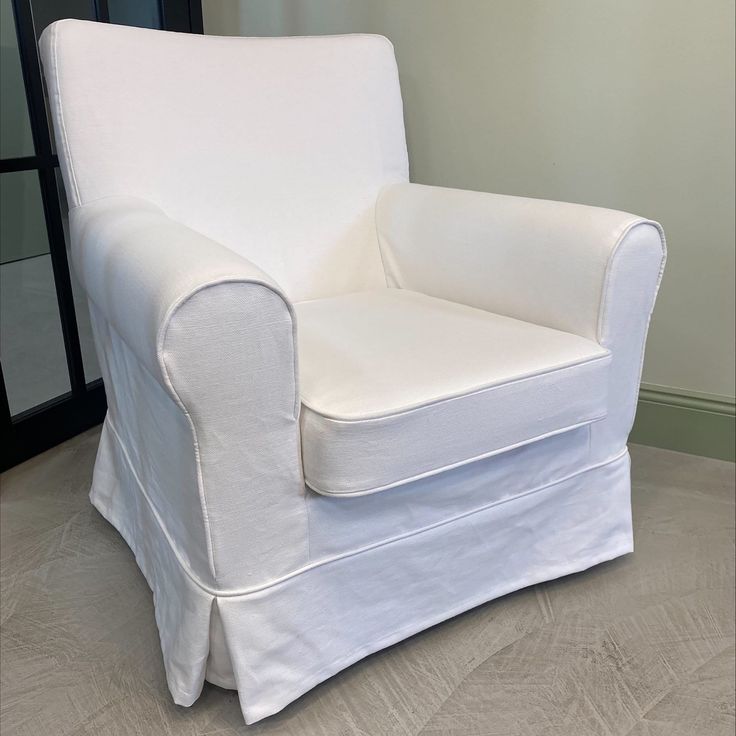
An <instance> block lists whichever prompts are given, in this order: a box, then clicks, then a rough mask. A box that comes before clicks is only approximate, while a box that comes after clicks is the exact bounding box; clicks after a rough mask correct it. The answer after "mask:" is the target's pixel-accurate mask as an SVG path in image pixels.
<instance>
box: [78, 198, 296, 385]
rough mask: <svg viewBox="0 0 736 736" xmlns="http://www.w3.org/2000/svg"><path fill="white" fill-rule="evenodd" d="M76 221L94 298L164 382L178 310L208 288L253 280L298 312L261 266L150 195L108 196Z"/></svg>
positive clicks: (82, 265)
mask: <svg viewBox="0 0 736 736" xmlns="http://www.w3.org/2000/svg"><path fill="white" fill-rule="evenodd" d="M70 227H71V233H72V258H73V263H74V267H75V270H76V273H77V276H78V277H79V279H80V281H81V282H82V285H83V286H84V288H85V291H86V292H87V296H88V297H89V299H90V300H91V301H92V302H93V303H94V304H95V305H96V306H97V308H98V309H99V310H100V311H101V313H102V314H103V315H104V317H105V318H106V319H107V320H108V321H109V322H110V324H111V325H112V326H113V327H114V328H115V329H116V330H117V332H118V333H119V334H120V336H121V337H122V338H123V339H124V340H125V341H126V343H127V344H128V345H129V347H130V348H131V349H132V350H133V352H134V353H135V355H136V357H137V358H138V359H139V360H140V361H141V362H142V363H143V364H144V365H145V366H146V368H147V369H148V370H149V371H150V372H151V373H153V374H154V376H155V377H156V378H159V379H160V380H161V381H162V382H163V383H167V380H166V366H165V362H164V357H165V355H164V351H165V349H166V340H167V338H168V337H169V328H170V326H171V324H172V322H173V321H174V319H175V315H176V313H177V310H180V309H182V308H183V307H184V305H185V304H186V302H187V301H188V300H190V299H192V298H193V297H195V295H197V293H198V292H200V291H202V290H204V289H212V288H213V287H217V286H219V285H235V284H243V285H244V286H247V285H249V284H250V285H252V288H253V291H254V294H257V293H258V292H260V291H269V292H271V293H272V294H273V295H274V297H275V298H274V299H273V302H274V306H275V308H276V309H281V310H282V311H283V312H284V314H285V315H286V317H287V318H288V319H289V320H291V319H292V318H293V313H292V308H291V305H290V303H289V301H288V300H287V299H286V297H285V296H284V295H283V294H282V293H281V291H280V289H279V288H278V287H277V286H276V284H275V283H274V281H273V280H272V279H271V278H270V277H269V276H268V275H266V274H265V273H264V272H263V271H261V270H260V269H259V268H258V267H257V266H255V265H254V264H253V263H251V262H250V261H248V260H246V259H245V258H243V257H241V256H239V255H238V254H236V253H234V252H233V251H231V250H229V249H227V248H225V247H224V246H222V245H220V244H219V243H217V242H215V241H214V240H211V239H209V238H207V237H206V236H204V235H202V234H200V233H198V232H196V231H194V230H191V229H190V228H188V227H186V226H185V225H183V224H181V223H179V222H177V221H175V220H172V219H171V218H169V217H168V216H167V215H166V214H165V213H164V212H163V211H162V210H161V209H160V208H158V207H157V206H156V205H154V204H152V203H150V202H148V201H146V200H143V199H139V198H137V197H107V198H104V199H101V200H97V201H95V202H91V203H89V204H86V205H83V206H81V207H76V208H74V209H72V210H71V211H70ZM200 301H201V300H200ZM200 337H201V338H202V340H203V342H204V341H206V339H207V337H208V336H207V334H206V333H203V334H201V335H200Z"/></svg>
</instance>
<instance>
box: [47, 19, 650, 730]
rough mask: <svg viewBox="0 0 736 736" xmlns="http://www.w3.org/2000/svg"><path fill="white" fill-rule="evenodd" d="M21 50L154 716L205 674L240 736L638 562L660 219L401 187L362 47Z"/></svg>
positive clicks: (128, 37) (72, 43) (382, 80)
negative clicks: (92, 347) (68, 238)
mask: <svg viewBox="0 0 736 736" xmlns="http://www.w3.org/2000/svg"><path fill="white" fill-rule="evenodd" d="M41 50H42V57H43V62H44V68H45V72H46V79H47V83H48V87H49V92H50V98H51V102H52V114H53V118H54V125H55V130H56V139H57V145H58V151H59V156H60V160H61V165H62V171H63V175H64V181H65V185H66V190H67V193H68V196H69V199H70V203H71V214H70V219H71V232H72V240H73V243H72V254H73V261H74V266H75V268H76V272H77V274H78V275H79V278H80V280H81V281H82V283H83V285H84V288H85V289H86V293H87V295H88V298H89V305H90V310H91V315H92V321H93V327H94V332H95V339H96V344H97V350H98V354H99V357H100V360H101V365H102V370H103V376H104V381H105V386H106V389H107V396H108V403H109V411H108V414H107V419H106V421H105V425H104V428H103V432H102V439H101V442H100V448H99V454H98V458H97V463H96V466H95V473H94V482H93V487H92V490H91V499H92V502H93V503H94V505H95V506H96V507H97V508H98V509H99V510H100V512H101V513H102V514H103V515H104V516H105V517H106V518H107V519H108V520H109V521H110V522H111V523H112V524H113V525H114V526H115V527H116V528H117V529H118V530H119V531H120V533H121V534H122V535H123V536H124V537H125V539H126V540H127V542H128V544H129V545H130V547H131V548H132V550H133V551H134V553H135V555H136V559H137V561H138V564H139V565H140V567H141V569H142V571H143V573H144V574H145V576H146V578H147V579H148V582H149V583H150V585H151V588H152V589H153V594H154V601H155V608H156V620H157V623H158V628H159V632H160V636H161V645H162V649H163V657H164V661H165V665H166V672H167V677H168V683H169V687H170V689H171V693H172V695H173V697H174V700H175V701H176V702H177V703H180V704H182V705H191V704H192V703H193V702H194V701H195V700H196V699H197V697H198V695H199V693H200V691H201V689H202V685H203V682H204V680H208V681H210V682H212V683H215V684H217V685H221V686H223V687H227V688H236V689H237V690H238V693H239V697H240V701H241V704H242V709H243V713H244V716H245V720H246V722H248V723H251V722H253V721H257V720H258V719H260V718H263V717H265V716H268V715H270V714H272V713H275V712H276V711H278V710H279V709H281V708H283V707H284V706H285V705H286V704H287V703H289V702H290V701H292V700H294V699H295V698H297V697H298V696H299V695H300V694H302V693H304V692H305V691H306V690H308V689H310V688H311V687H313V686H314V685H316V684H317V683H319V682H320V681H322V680H324V679H326V678H328V677H330V676H331V675H332V674H334V673H335V672H337V671H339V670H340V669H342V668H344V667H346V666H348V665H350V664H351V663H352V662H355V661H356V660H358V659H360V658H361V657H364V656H365V655H367V654H369V653H371V652H374V651H376V650H378V649H381V648H382V647H386V646H387V645H389V644H392V643H394V642H396V641H398V640H400V639H402V638H404V637H407V636H409V635H411V634H414V633H415V632H417V631H419V630H421V629H424V628H426V627H428V626H431V625H433V624H435V623H437V622H439V621H442V620H443V619H446V618H448V617H450V616H453V615H455V614H458V613H460V612H461V611H464V610H466V609H468V608H470V607H472V606H476V605H478V604H480V603H482V602H484V601H488V600H490V599H492V598H495V597H497V596H500V595H503V594H505V593H508V592H509V591H512V590H515V589H518V588H521V587H524V586H527V585H531V584H534V583H538V582H540V581H544V580H549V579H551V578H555V577H558V576H561V575H566V574H568V573H573V572H576V571H579V570H583V569H585V568H587V567H589V566H591V565H594V564H596V563H599V562H602V561H603V560H609V559H611V558H613V557H616V556H618V555H622V554H625V553H627V552H630V551H631V550H632V531H631V516H630V500H629V490H630V485H629V456H628V453H627V449H626V440H627V435H628V433H629V431H630V428H631V425H632V421H633V418H634V412H635V408H636V400H637V390H638V383H639V377H640V371H641V364H642V355H643V348H644V341H645V336H646V332H647V326H648V323H649V316H650V314H651V311H652V307H653V304H654V299H655V295H656V292H657V287H658V284H659V280H660V275H661V272H662V267H663V263H664V241H663V236H662V232H661V229H660V227H659V226H658V225H657V224H656V223H653V222H650V221H648V220H644V219H642V218H640V217H636V216H634V215H630V214H625V213H621V212H614V211H611V210H604V209H597V208H594V207H586V206H580V205H574V204H560V203H557V202H547V201H539V200H531V199H523V198H518V197H506V196H498V195H493V194H482V193H476V192H463V191H457V190H451V189H442V188H436V187H428V186H419V185H416V184H410V183H409V182H408V177H409V172H408V164H407V152H406V144H405V137H404V127H403V120H402V105H401V96H400V92H399V82H398V75H397V70H396V63H395V60H394V55H393V50H392V47H391V44H390V43H389V42H388V41H387V40H386V39H385V38H382V37H379V36H369V35H350V36H332V37H314V38H216V37H199V36H192V35H182V34H174V33H162V32H158V31H149V30H142V29H134V28H124V27H118V26H111V25H102V24H94V23H86V22H80V21H61V22H59V23H55V24H54V25H52V26H51V27H50V28H48V29H47V30H46V31H45V32H44V34H43V37H42V39H41Z"/></svg>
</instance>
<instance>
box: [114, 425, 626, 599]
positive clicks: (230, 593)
mask: <svg viewBox="0 0 736 736" xmlns="http://www.w3.org/2000/svg"><path fill="white" fill-rule="evenodd" d="M108 424H109V426H110V428H111V430H112V432H113V436H114V438H115V441H116V442H117V443H118V444H119V446H120V449H121V450H122V452H123V458H124V459H125V462H126V463H127V465H128V470H130V472H131V474H132V475H133V479H134V480H135V482H136V485H137V486H138V488H139V489H140V491H141V494H142V496H143V498H144V500H145V501H146V503H147V504H148V506H149V508H150V510H151V514H152V515H153V518H154V519H155V520H156V523H157V524H158V525H159V528H160V529H161V531H162V532H163V534H164V537H166V541H167V542H168V543H169V546H170V547H171V551H172V553H173V554H174V556H175V557H176V559H177V561H178V562H179V564H180V565H181V567H182V570H183V571H184V572H185V574H186V575H187V577H189V579H190V580H191V581H192V582H193V583H195V584H196V585H198V586H199V587H200V588H201V589H202V590H204V591H205V592H206V593H209V594H210V595H216V596H219V597H221V598H236V597H239V596H246V595H250V594H251V593H258V592H260V591H263V590H267V589H268V588H272V587H274V586H276V585H281V584H282V583H284V582H286V581H287V580H291V579H292V578H295V577H298V576H299V575H302V574H304V573H307V572H309V571H310V570H313V569H314V568H316V567H323V566H325V565H330V564H332V563H334V562H339V561H340V560H343V559H347V558H348V557H355V556H356V555H359V554H362V553H363V552H368V551H370V550H372V549H376V548H378V547H385V546H386V545H389V544H394V543H395V542H400V541H401V540H403V539H408V538H410V537H415V536H418V535H420V534H424V533H425V532H429V531H432V530H433V529H437V528H439V527H443V526H447V525H448V524H452V523H454V522H456V521H459V520H460V519H465V518H467V517H469V516H473V515H474V514H479V513H482V512H483V511H487V510H488V509H491V508H493V507H495V506H502V505H504V504H506V503H511V502H513V501H516V500H518V499H520V498H525V497H527V496H532V495H534V494H536V493H540V492H542V491H545V490H547V489H549V488H553V487H554V486H557V485H559V484H560V483H565V482H566V481H568V480H571V479H572V478H576V477H577V476H579V475H583V474H584V473H589V472H591V471H593V470H598V469H599V468H602V467H605V466H606V465H611V464H613V463H615V462H617V461H619V460H621V458H623V457H625V456H626V455H627V454H628V447H626V445H624V448H623V450H621V452H619V453H618V454H616V455H614V456H613V457H612V458H609V459H608V460H604V461H603V462H600V463H596V464H595V465H589V466H587V467H585V468H583V469H582V470H578V471H576V472H574V473H569V474H568V475H566V476H564V477H562V478H558V479H557V480H554V481H552V482H551V483H547V484H545V485H542V486H537V487H535V488H531V489H530V490H528V491H524V492H522V493H517V494H516V495H514V496H511V497H510V498H504V499H500V500H499V501H494V502H492V503H488V504H484V505H483V506H480V507H478V508H475V509H472V510H470V511H466V512H464V513H462V514H457V515H455V516H453V517H451V518H449V519H443V520H442V521H438V522H435V523H434V524H428V525H427V526H424V527H421V528H420V529H414V530H412V531H410V532H405V533H404V534H397V535H395V536H393V537H389V538H388V539H382V540H380V541H378V542H374V543H373V544H367V545H364V546H363V547H359V548H358V549H356V550H351V551H349V552H343V553H341V554H338V555H333V556H332V557H327V558H325V559H322V560H318V561H315V562H313V563H311V564H309V565H303V566H302V567H299V568H297V569H296V570H293V571H292V572H290V573H287V574H286V575H282V576H281V577H278V578H274V579H273V580H269V581H267V582H265V583H261V584H260V585H254V586H251V587H249V588H243V589H242V590H220V589H217V588H211V587H210V586H208V585H206V584H205V583H203V582H202V581H201V580H200V579H199V578H198V577H197V575H196V574H195V573H194V572H193V571H192V570H191V569H190V567H189V565H187V564H186V562H185V561H184V560H183V559H182V557H181V555H180V554H179V550H178V549H177V547H176V545H175V544H174V543H173V540H172V539H171V537H170V536H169V533H168V532H167V531H166V528H165V527H164V526H163V523H162V521H161V517H160V515H159V513H158V511H157V510H156V508H155V507H154V506H153V504H152V503H151V501H150V498H149V496H148V493H147V492H146V489H145V488H144V486H143V484H142V483H141V480H140V478H139V477H138V474H137V473H136V471H135V468H134V467H133V464H132V463H131V461H130V456H129V454H128V451H127V449H126V448H125V444H124V443H123V441H122V439H121V438H120V436H119V435H118V433H117V432H116V431H115V428H114V426H113V424H112V422H108Z"/></svg>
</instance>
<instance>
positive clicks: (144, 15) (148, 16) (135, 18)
mask: <svg viewBox="0 0 736 736" xmlns="http://www.w3.org/2000/svg"><path fill="white" fill-rule="evenodd" d="M107 9H108V11H109V13H110V23H120V24H121V25H124V26H140V27H141V28H161V11H160V9H159V3H158V0H108V2H107Z"/></svg>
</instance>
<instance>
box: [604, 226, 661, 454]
mask: <svg viewBox="0 0 736 736" xmlns="http://www.w3.org/2000/svg"><path fill="white" fill-rule="evenodd" d="M639 225H651V226H652V227H654V228H655V229H656V230H657V232H658V233H659V239H660V245H661V248H662V255H661V257H660V261H659V273H658V274H657V283H656V284H655V286H654V294H653V295H652V301H651V305H650V307H649V314H648V315H647V324H646V329H645V330H644V342H643V343H642V345H641V348H640V350H639V373H638V381H637V394H638V390H639V386H640V385H641V377H642V373H643V371H644V354H645V350H644V347H645V343H646V336H647V334H648V332H649V326H650V325H651V322H652V314H654V306H655V305H656V303H657V295H658V294H659V289H660V287H661V286H662V277H663V276H664V268H665V265H666V264H667V237H666V235H665V232H664V228H663V227H662V225H660V224H659V223H658V222H656V221H655V220H646V219H641V220H639V221H638V222H636V223H634V224H633V225H631V227H629V228H628V229H627V230H626V232H625V233H624V234H623V235H622V236H621V239H620V241H619V243H617V244H616V248H615V251H614V253H612V255H611V257H610V258H609V260H608V263H607V264H606V282H605V286H604V292H605V293H604V295H603V296H602V297H601V304H600V307H599V309H600V311H599V314H598V319H599V325H598V331H599V335H598V340H599V344H600V345H601V346H602V345H603V338H604V334H603V333H604V328H605V326H606V325H605V317H606V314H605V313H606V303H607V301H608V289H609V286H610V282H611V279H612V278H613V276H612V274H613V264H614V256H615V255H616V253H617V252H618V248H619V246H620V245H622V244H623V242H624V241H625V240H626V236H627V235H628V234H629V233H630V232H631V230H633V229H634V228H636V227H638V226H639ZM636 409H637V402H636V401H634V402H633V405H632V409H631V413H630V415H629V422H628V424H629V429H630V428H631V425H632V424H633V423H634V419H635V417H636ZM591 440H592V438H591Z"/></svg>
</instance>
